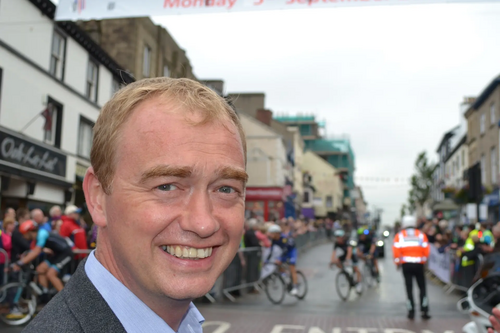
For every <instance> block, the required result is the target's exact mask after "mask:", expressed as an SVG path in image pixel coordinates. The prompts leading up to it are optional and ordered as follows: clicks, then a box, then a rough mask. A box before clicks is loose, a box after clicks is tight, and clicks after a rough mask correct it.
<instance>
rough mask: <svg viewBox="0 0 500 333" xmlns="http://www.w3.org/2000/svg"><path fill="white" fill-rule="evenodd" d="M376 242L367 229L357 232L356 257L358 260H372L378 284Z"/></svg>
mask: <svg viewBox="0 0 500 333" xmlns="http://www.w3.org/2000/svg"><path fill="white" fill-rule="evenodd" d="M376 244H377V240H376V239H375V237H374V236H373V235H372V234H371V233H370V230H368V229H361V230H358V248H357V255H358V258H360V259H363V260H366V259H368V258H371V259H372V262H373V267H374V268H375V274H376V279H377V282H380V275H379V270H378V260H377V257H378V253H377V246H376Z"/></svg>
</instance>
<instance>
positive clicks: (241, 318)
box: [0, 243, 469, 333]
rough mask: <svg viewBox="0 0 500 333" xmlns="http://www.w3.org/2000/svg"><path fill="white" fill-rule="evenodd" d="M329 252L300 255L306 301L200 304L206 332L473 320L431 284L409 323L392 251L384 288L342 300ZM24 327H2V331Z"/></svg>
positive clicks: (385, 332)
mask: <svg viewBox="0 0 500 333" xmlns="http://www.w3.org/2000/svg"><path fill="white" fill-rule="evenodd" d="M388 245H389V244H388ZM331 251H332V244H330V243H328V244H323V245H318V246H316V247H314V248H312V249H310V250H308V251H307V252H305V253H303V254H301V255H300V256H299V261H298V264H297V266H298V268H299V269H301V270H302V271H303V272H304V273H305V274H306V276H307V278H308V287H309V290H308V294H307V296H306V298H305V299H304V300H301V301H299V300H297V299H296V298H294V297H292V296H289V295H287V296H286V297H285V300H284V302H283V304H281V305H273V304H271V303H270V302H269V300H268V299H267V297H266V295H265V294H258V295H255V294H247V295H244V296H241V297H239V298H237V300H236V302H234V303H233V302H230V301H225V302H221V303H216V304H197V306H198V307H199V309H200V311H201V313H202V314H203V315H204V317H205V319H206V322H205V325H204V332H205V333H292V332H294V333H351V332H352V333H356V332H358V333H413V332H415V333H458V332H461V331H462V327H463V325H465V324H466V323H467V322H468V321H469V320H468V317H467V316H464V315H463V314H461V313H459V312H458V311H457V309H456V303H457V301H458V300H459V299H460V298H461V297H460V295H458V294H455V293H452V294H451V295H446V294H445V292H444V290H443V289H442V286H441V285H439V284H437V283H435V282H431V281H428V283H427V288H428V296H429V301H430V309H431V315H432V319H430V320H428V321H423V320H422V319H420V317H419V316H418V313H417V317H416V319H415V320H414V321H410V320H408V319H407V318H406V307H405V304H406V303H405V302H406V296H405V288H404V283H403V277H402V273H401V272H399V271H396V269H395V266H394V264H393V263H392V260H391V250H390V248H386V255H387V256H386V259H380V270H381V274H382V281H381V283H380V285H379V286H378V287H375V288H372V289H368V290H365V292H364V293H363V294H362V295H361V296H357V295H356V294H355V293H354V292H351V297H350V299H349V300H347V301H345V302H344V301H342V300H341V299H340V298H339V297H338V295H337V293H336V290H335V275H336V274H337V272H338V270H331V269H329V267H328V263H329V260H330V255H331ZM415 295H416V296H417V289H416V286H415ZM416 299H417V298H416ZM21 329H22V328H19V327H17V328H8V327H5V326H2V325H0V332H1V333H14V332H21Z"/></svg>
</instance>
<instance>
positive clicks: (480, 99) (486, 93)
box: [472, 76, 500, 110]
mask: <svg viewBox="0 0 500 333" xmlns="http://www.w3.org/2000/svg"><path fill="white" fill-rule="evenodd" d="M499 84H500V76H497V77H496V78H495V79H494V80H493V81H491V83H490V84H489V85H488V86H487V87H486V89H484V90H483V92H482V93H481V95H479V97H478V98H477V99H476V101H475V102H474V104H472V108H473V109H474V110H477V109H479V108H480V107H481V105H482V104H483V103H484V102H485V101H486V100H487V99H488V97H489V96H490V95H491V93H492V92H493V91H494V90H495V89H496V87H497V86H498V85H499Z"/></svg>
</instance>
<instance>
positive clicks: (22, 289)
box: [0, 282, 37, 326]
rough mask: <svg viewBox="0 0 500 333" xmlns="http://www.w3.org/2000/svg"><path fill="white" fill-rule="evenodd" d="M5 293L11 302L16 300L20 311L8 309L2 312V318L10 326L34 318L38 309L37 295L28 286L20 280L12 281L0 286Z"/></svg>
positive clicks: (1, 291) (24, 322)
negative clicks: (14, 311) (13, 311)
mask: <svg viewBox="0 0 500 333" xmlns="http://www.w3.org/2000/svg"><path fill="white" fill-rule="evenodd" d="M1 293H4V294H5V295H6V299H7V301H9V302H15V304H16V308H17V310H18V311H16V313H12V312H11V311H9V310H7V311H6V312H5V313H3V312H2V313H0V320H1V321H3V322H4V323H5V324H7V325H9V326H18V325H23V324H26V323H27V322H28V321H30V320H31V318H33V315H34V314H35V311H36V304H37V300H36V295H35V294H33V293H32V292H31V290H30V288H29V287H28V286H26V285H25V284H23V283H20V282H12V283H8V284H6V285H4V286H3V287H2V288H0V294H1Z"/></svg>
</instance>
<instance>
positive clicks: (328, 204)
mask: <svg viewBox="0 0 500 333" xmlns="http://www.w3.org/2000/svg"><path fill="white" fill-rule="evenodd" d="M325 206H326V207H327V208H332V207H333V197H332V196H331V195H328V196H327V197H326V204H325Z"/></svg>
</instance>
